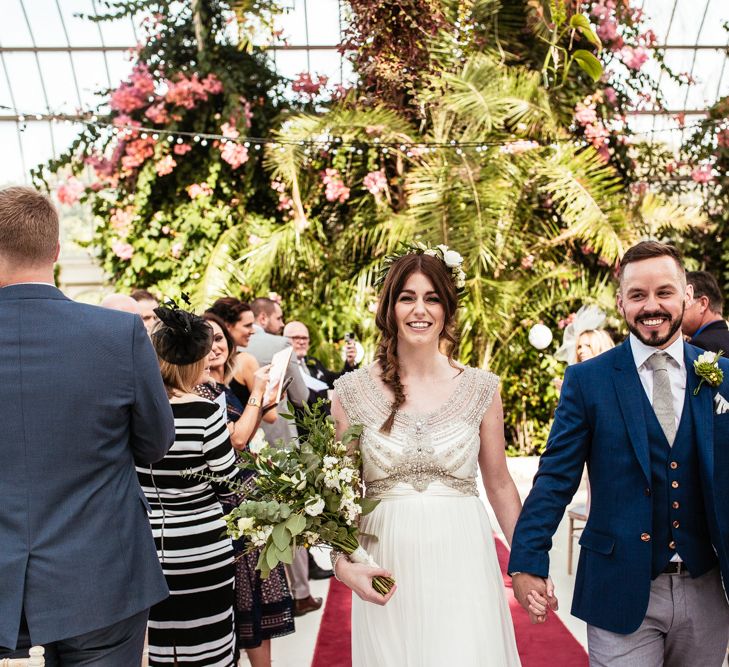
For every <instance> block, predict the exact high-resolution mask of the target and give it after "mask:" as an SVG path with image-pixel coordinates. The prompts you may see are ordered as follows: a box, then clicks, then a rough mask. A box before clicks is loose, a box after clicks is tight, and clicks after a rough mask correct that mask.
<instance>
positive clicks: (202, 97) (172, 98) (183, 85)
mask: <svg viewBox="0 0 729 667" xmlns="http://www.w3.org/2000/svg"><path fill="white" fill-rule="evenodd" d="M222 90H223V84H222V83H220V80H219V79H218V77H216V76H215V74H208V75H207V76H206V77H205V78H204V79H200V76H199V74H198V73H197V72H195V73H194V74H193V75H192V76H189V77H188V76H185V75H184V74H182V73H180V74H178V75H177V77H176V78H175V80H174V81H168V82H167V93H166V94H165V102H167V103H168V104H172V105H174V106H180V107H184V108H185V109H193V108H195V106H196V105H197V103H198V102H204V101H206V100H207V99H208V95H217V94H218V93H220V92H222Z"/></svg>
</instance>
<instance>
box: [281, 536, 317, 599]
mask: <svg viewBox="0 0 729 667" xmlns="http://www.w3.org/2000/svg"><path fill="white" fill-rule="evenodd" d="M286 573H287V574H288V575H289V587H290V588H291V597H292V598H294V600H303V599H305V598H308V597H309V596H310V595H311V590H310V589H309V552H308V551H307V550H306V549H304V547H299V548H298V549H297V550H296V553H295V554H294V562H293V563H291V565H287V566H286Z"/></svg>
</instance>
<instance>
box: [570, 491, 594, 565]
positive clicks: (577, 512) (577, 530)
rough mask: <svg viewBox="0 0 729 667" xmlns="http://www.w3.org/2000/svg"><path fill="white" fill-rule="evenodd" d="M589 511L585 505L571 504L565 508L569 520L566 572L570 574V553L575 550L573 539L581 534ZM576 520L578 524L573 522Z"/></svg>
mask: <svg viewBox="0 0 729 667" xmlns="http://www.w3.org/2000/svg"><path fill="white" fill-rule="evenodd" d="M589 511H590V510H589V509H588V507H587V505H573V506H572V507H570V508H568V509H567V518H568V519H569V521H570V525H569V539H568V541H567V574H572V554H573V553H574V550H575V540H579V539H580V535H582V530H583V529H584V527H585V523H586V522H587V513H588V512H589ZM576 521H578V522H579V524H575V522H576Z"/></svg>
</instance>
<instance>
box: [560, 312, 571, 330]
mask: <svg viewBox="0 0 729 667" xmlns="http://www.w3.org/2000/svg"><path fill="white" fill-rule="evenodd" d="M574 321H575V313H570V314H569V315H568V316H567V317H565V318H563V319H561V320H560V321H559V322H557V328H558V329H566V328H567V327H568V326H569V325H570V324H572V322H574Z"/></svg>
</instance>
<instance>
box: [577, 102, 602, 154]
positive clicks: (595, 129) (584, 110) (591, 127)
mask: <svg viewBox="0 0 729 667" xmlns="http://www.w3.org/2000/svg"><path fill="white" fill-rule="evenodd" d="M599 97H600V94H599V93H595V94H594V95H589V96H588V97H586V98H585V99H584V100H583V101H582V102H578V103H577V105H576V106H575V120H576V121H577V123H578V124H579V125H580V126H581V127H582V129H583V131H584V133H585V137H586V138H587V139H588V140H589V141H590V143H591V144H592V145H593V147H594V148H595V149H596V150H597V151H598V152H599V153H600V154H601V155H602V157H603V158H604V159H607V158H608V157H609V155H608V150H607V140H608V138H609V137H610V132H609V131H608V129H607V128H606V127H605V125H604V124H603V122H602V119H600V118H599V117H598V115H597V101H598V100H599Z"/></svg>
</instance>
